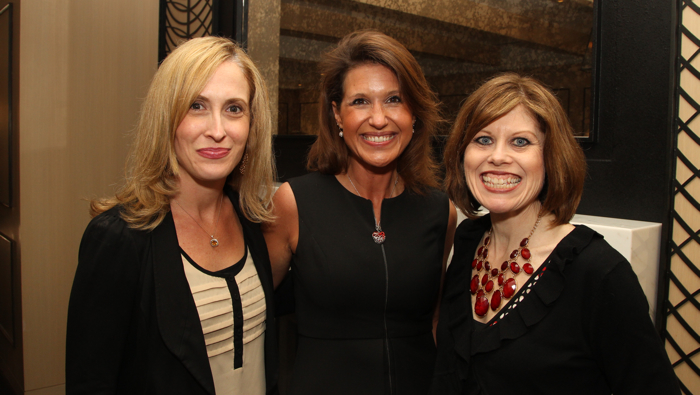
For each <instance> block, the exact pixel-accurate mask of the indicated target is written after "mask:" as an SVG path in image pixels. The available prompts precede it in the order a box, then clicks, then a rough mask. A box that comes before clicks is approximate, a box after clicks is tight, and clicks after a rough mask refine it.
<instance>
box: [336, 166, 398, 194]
mask: <svg viewBox="0 0 700 395" xmlns="http://www.w3.org/2000/svg"><path fill="white" fill-rule="evenodd" d="M383 170H384V171H382V172H380V173H376V172H371V171H368V170H366V169H365V168H363V167H362V166H360V165H353V164H352V163H351V164H350V165H348V171H347V172H346V173H345V175H346V176H347V177H348V179H349V180H352V183H351V184H352V185H353V186H354V188H356V189H357V191H355V192H357V193H359V194H360V196H361V197H363V198H365V199H368V200H371V201H372V202H381V201H382V200H383V199H385V198H390V197H394V196H396V194H397V185H396V182H397V179H398V174H397V172H396V166H392V168H391V169H383Z"/></svg>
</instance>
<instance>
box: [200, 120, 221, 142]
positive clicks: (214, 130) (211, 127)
mask: <svg viewBox="0 0 700 395" xmlns="http://www.w3.org/2000/svg"><path fill="white" fill-rule="evenodd" d="M204 135H205V136H206V137H209V138H211V139H212V140H214V141H216V142H219V141H221V140H223V139H224V137H225V136H226V129H225V127H224V120H223V119H222V117H221V116H220V115H218V114H216V113H214V114H212V116H211V118H209V124H208V125H207V130H206V132H205V133H204Z"/></svg>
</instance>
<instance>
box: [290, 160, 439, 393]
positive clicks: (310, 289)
mask: <svg viewBox="0 0 700 395" xmlns="http://www.w3.org/2000/svg"><path fill="white" fill-rule="evenodd" d="M289 184H290V186H291V187H292V191H293V192H294V196H295V199H296V203H297V208H298V213H299V240H298V245H297V250H296V254H294V256H293V260H292V276H293V282H294V295H295V299H296V316H297V320H298V332H299V339H298V349H297V357H296V361H295V365H294V373H293V378H292V385H291V387H292V389H291V393H292V394H305V395H314V394H334V395H339V394H353V395H355V394H367V395H370V394H397V395H404V394H421V395H423V394H426V393H427V391H428V387H429V386H430V380H431V377H432V373H433V367H434V363H435V356H436V354H435V352H436V351H435V344H434V342H433V336H432V316H433V311H434V308H435V304H436V301H437V298H438V293H439V288H440V275H441V267H442V259H443V253H444V246H445V232H446V230H447V223H448V217H449V201H448V199H447V196H446V195H445V194H443V193H442V192H439V191H436V190H431V191H429V192H428V193H427V194H426V195H424V196H421V195H417V194H413V193H410V192H408V191H405V192H404V193H402V194H401V195H399V196H397V197H394V198H391V199H384V201H383V203H382V218H381V227H382V230H383V231H384V232H385V233H386V241H385V242H384V243H383V244H381V245H379V244H376V243H375V242H374V240H373V239H372V232H373V231H374V230H375V229H374V216H373V209H372V203H371V202H370V201H369V200H366V199H364V198H362V197H359V196H356V195H354V194H352V193H351V192H349V191H348V190H346V189H345V188H344V187H343V186H342V185H341V184H340V183H339V182H338V180H337V179H336V178H335V177H334V176H332V175H322V174H319V173H311V174H308V175H306V176H303V177H299V178H295V179H292V180H290V181H289Z"/></svg>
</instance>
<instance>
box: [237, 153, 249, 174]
mask: <svg viewBox="0 0 700 395" xmlns="http://www.w3.org/2000/svg"><path fill="white" fill-rule="evenodd" d="M247 164H248V153H247V152H246V153H245V156H244V157H243V160H242V161H241V166H240V167H239V168H238V170H239V171H240V172H241V175H243V174H245V167H246V165H247Z"/></svg>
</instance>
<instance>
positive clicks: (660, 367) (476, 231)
mask: <svg viewBox="0 0 700 395" xmlns="http://www.w3.org/2000/svg"><path fill="white" fill-rule="evenodd" d="M490 227H491V221H490V217H489V216H485V217H483V218H480V219H478V220H476V221H470V220H466V221H464V222H462V224H461V225H460V226H459V228H458V229H457V232H456V234H455V246H454V255H453V258H452V261H451V264H450V266H449V268H448V271H447V274H446V277H445V285H444V293H443V297H442V303H441V307H440V323H439V325H438V331H437V332H438V333H437V341H438V359H437V363H436V368H435V377H434V380H433V385H432V388H431V393H432V394H440V395H444V394H507V393H518V394H564V393H566V394H586V395H590V394H601V395H603V394H605V395H610V394H611V393H614V394H618V393H640V394H641V393H645V394H646V393H663V394H676V393H680V390H679V388H678V384H677V380H676V377H675V375H674V373H673V370H672V368H671V365H670V362H669V360H668V357H667V356H666V352H665V351H664V349H663V347H662V343H661V340H660V338H659V336H658V335H657V333H656V331H655V329H654V327H653V324H652V322H651V319H650V317H649V315H648V304H647V301H646V298H645V296H644V293H643V292H642V289H641V287H640V285H639V282H638V280H637V278H636V275H635V274H634V272H633V271H632V268H631V266H630V265H629V263H628V262H627V261H626V260H625V258H624V257H622V256H621V255H620V254H619V253H618V252H617V251H615V250H614V249H613V248H612V247H610V246H609V245H608V244H607V242H605V241H604V240H603V237H602V236H601V235H599V234H598V233H596V232H594V231H593V230H592V229H590V228H588V227H586V226H577V227H576V228H575V229H574V230H573V231H572V232H571V233H569V234H568V235H567V236H566V237H564V239H562V240H561V242H560V243H559V244H558V245H557V247H556V248H555V249H554V251H552V253H551V254H550V256H549V257H548V258H547V259H546V260H545V262H544V263H543V264H542V265H541V266H540V268H539V269H538V271H536V272H535V273H533V275H532V276H531V277H530V279H529V281H528V282H527V283H525V284H523V285H522V286H521V287H519V289H518V292H517V293H516V294H515V295H514V296H513V297H512V298H511V299H510V300H504V303H505V302H507V304H506V305H505V306H504V307H503V308H502V309H501V311H500V312H499V313H498V315H497V316H496V317H494V318H493V319H492V320H491V322H489V323H488V324H487V325H482V324H480V323H478V322H475V321H474V320H473V315H472V303H471V293H470V292H469V283H470V280H471V277H472V276H471V274H472V273H471V261H472V260H473V257H474V253H475V251H476V249H477V248H478V246H479V242H480V241H481V237H482V236H483V234H484V232H486V231H488V229H489V228H490ZM650 389H651V390H652V391H651V392H649V390H650ZM655 391H656V392H655Z"/></svg>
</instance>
